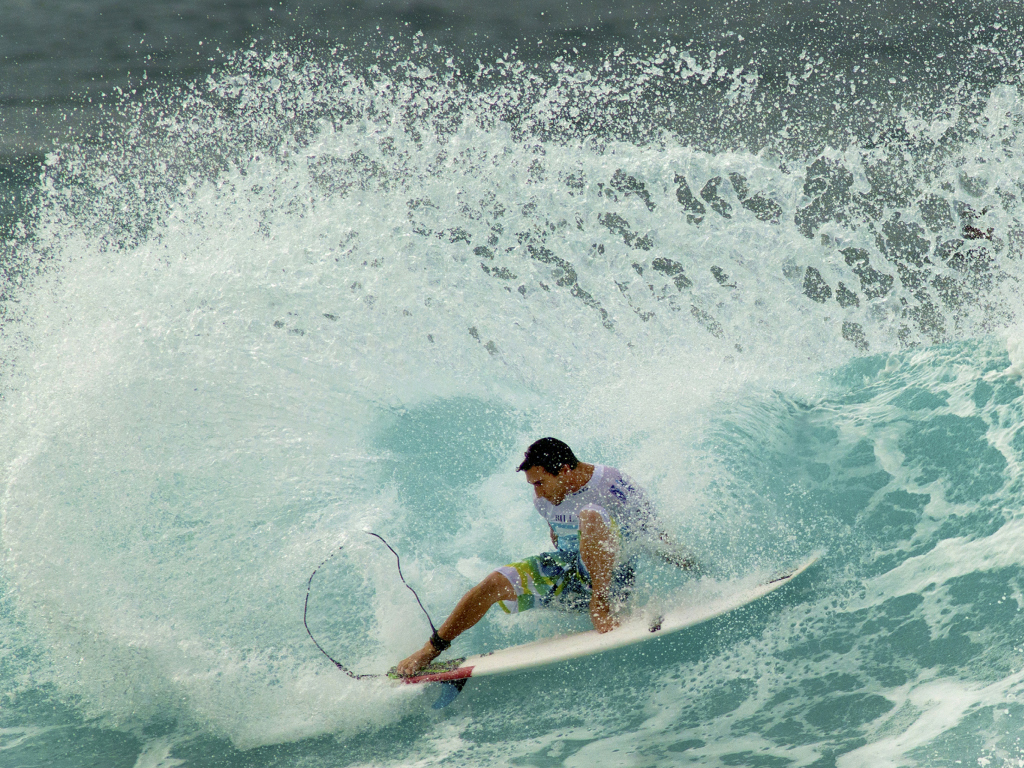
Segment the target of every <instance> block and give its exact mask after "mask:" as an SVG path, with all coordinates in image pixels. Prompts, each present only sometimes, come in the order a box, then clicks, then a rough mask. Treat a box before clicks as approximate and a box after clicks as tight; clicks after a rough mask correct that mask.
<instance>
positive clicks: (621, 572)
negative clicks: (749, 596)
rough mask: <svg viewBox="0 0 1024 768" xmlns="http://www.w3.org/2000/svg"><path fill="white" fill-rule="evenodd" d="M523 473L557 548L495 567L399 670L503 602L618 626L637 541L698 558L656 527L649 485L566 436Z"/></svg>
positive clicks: (533, 457)
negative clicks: (589, 459) (597, 460)
mask: <svg viewBox="0 0 1024 768" xmlns="http://www.w3.org/2000/svg"><path fill="white" fill-rule="evenodd" d="M516 471H517V472H523V473H525V475H526V481H527V482H528V483H529V484H530V485H532V486H533V489H534V496H535V498H534V506H535V507H536V508H537V512H538V513H540V515H541V517H543V518H544V519H545V521H546V522H547V523H548V528H549V531H550V534H551V543H552V544H553V545H554V547H555V551H553V552H545V553H543V554H540V555H536V556H534V557H528V558H526V560H523V561H522V562H518V563H510V564H509V565H505V566H502V567H501V568H498V569H497V570H494V571H492V572H491V573H490V574H489V575H488V576H487V577H486V578H484V580H483V581H481V582H480V583H479V584H477V585H476V586H475V587H473V588H472V589H471V590H469V592H467V593H466V594H465V595H463V597H462V599H461V600H459V602H458V604H457V605H456V606H455V610H453V611H452V613H451V615H450V616H449V617H448V618H447V620H446V621H445V622H444V623H443V624H442V625H441V626H440V627H438V628H437V630H436V631H435V632H434V633H433V635H431V637H430V639H429V640H428V641H427V642H426V643H425V644H424V645H423V647H422V648H420V649H419V650H418V651H416V653H414V654H412V655H411V656H409V657H408V658H407V659H404V660H403V661H401V662H400V663H399V664H398V665H397V667H396V671H397V672H398V674H400V675H414V674H416V673H417V672H418V671H419V670H421V669H422V668H423V667H425V666H426V665H427V664H429V663H430V662H431V661H433V660H434V659H435V658H436V657H437V656H439V655H440V654H441V653H442V652H443V651H445V650H447V648H448V647H449V646H450V645H451V644H452V641H453V640H455V638H456V637H458V636H459V635H461V634H462V633H463V632H465V631H466V630H467V629H469V628H470V627H472V626H473V625H474V624H476V623H477V622H478V621H480V619H482V618H483V616H484V614H485V613H487V611H488V609H489V608H490V607H491V606H492V605H494V604H495V603H498V604H499V605H500V606H501V608H502V609H503V610H504V611H505V612H506V613H518V612H519V611H524V610H527V609H529V608H534V607H538V606H551V607H557V608H563V609H567V610H587V611H589V613H590V620H591V621H592V622H593V624H594V628H595V629H596V630H597V631H598V632H602V633H603V632H608V631H609V630H611V629H614V628H615V627H616V626H617V624H618V622H617V621H616V619H615V608H616V607H617V606H618V605H621V604H622V603H623V602H624V601H625V600H626V598H627V597H628V596H629V592H630V589H631V588H632V585H633V580H634V561H635V554H636V545H637V544H639V545H641V546H643V548H644V549H646V550H649V551H652V552H653V553H654V554H657V555H658V556H660V557H661V558H662V559H664V560H665V561H667V562H670V563H672V564H674V565H677V566H678V567H680V568H685V569H695V568H696V567H697V566H696V563H695V562H694V560H693V559H692V558H691V557H689V556H688V555H686V554H682V553H681V552H682V551H681V549H680V548H679V547H678V546H677V545H675V544H674V543H673V542H672V541H671V539H670V538H669V537H668V536H667V535H666V534H665V533H664V532H663V531H659V530H658V528H657V525H656V519H655V513H654V509H653V506H652V505H651V503H650V502H649V501H648V499H647V497H646V495H645V494H644V492H643V490H642V489H641V488H640V487H639V486H637V485H636V484H635V483H634V482H633V481H632V480H630V479H629V478H628V477H627V476H626V475H624V474H622V473H621V472H619V470H617V469H614V468H612V467H607V466H603V465H600V464H586V463H584V462H581V461H579V460H578V459H577V458H576V456H575V454H574V453H573V451H572V449H571V448H570V447H569V446H568V445H566V444H565V443H563V442H562V441H561V440H556V439H555V438H553V437H545V438H542V439H540V440H537V441H536V442H535V443H533V444H532V445H531V446H530V447H529V448H528V449H527V451H526V454H525V456H524V458H523V461H522V463H521V464H520V465H519V468H518V469H517V470H516Z"/></svg>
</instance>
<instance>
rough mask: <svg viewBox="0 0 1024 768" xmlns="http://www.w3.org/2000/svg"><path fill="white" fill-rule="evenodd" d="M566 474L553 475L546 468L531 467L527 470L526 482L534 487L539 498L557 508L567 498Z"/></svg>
mask: <svg viewBox="0 0 1024 768" xmlns="http://www.w3.org/2000/svg"><path fill="white" fill-rule="evenodd" d="M563 470H564V468H563ZM565 474H566V473H565V472H564V471H562V472H560V473H558V474H557V475H552V474H551V473H550V472H548V471H547V470H546V469H544V467H530V468H529V469H528V470H526V482H528V483H529V484H530V485H532V486H533V492H534V493H535V494H537V498H539V499H547V500H548V501H550V502H551V503H552V504H554V505H556V506H557V505H558V504H561V503H562V499H564V498H565V494H566V482H565V481H566V478H565Z"/></svg>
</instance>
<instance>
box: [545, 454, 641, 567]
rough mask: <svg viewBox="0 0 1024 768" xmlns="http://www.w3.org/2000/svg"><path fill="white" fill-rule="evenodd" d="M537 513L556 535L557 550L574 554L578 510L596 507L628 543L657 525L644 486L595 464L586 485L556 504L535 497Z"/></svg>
mask: <svg viewBox="0 0 1024 768" xmlns="http://www.w3.org/2000/svg"><path fill="white" fill-rule="evenodd" d="M533 504H534V506H535V507H536V508H537V512H539V513H540V516H541V517H543V518H544V519H545V520H546V521H547V522H548V525H550V526H551V529H552V530H553V531H554V532H555V536H557V537H558V549H559V550H561V551H562V552H568V553H571V554H577V553H578V552H579V548H580V513H581V512H583V511H585V510H589V509H593V510H595V511H596V512H597V513H598V514H599V515H601V517H602V518H603V519H604V521H605V522H606V523H607V524H608V527H609V528H610V529H611V530H612V533H613V535H615V536H616V537H617V538H618V539H619V541H620V542H622V543H629V542H631V541H634V540H636V539H639V538H642V537H643V535H644V534H653V533H654V529H655V526H656V520H655V513H654V507H653V506H652V505H651V503H650V502H649V501H648V500H647V496H646V495H645V494H644V492H643V489H642V488H640V486H638V485H637V484H636V483H634V482H633V481H632V480H630V479H629V477H627V476H626V475H624V474H622V473H621V472H619V470H617V469H615V468H614V467H606V466H603V465H601V464H595V465H594V474H593V476H592V477H591V478H590V480H589V481H588V482H587V484H586V485H585V486H583V487H582V488H580V489H579V490H578V491H576V493H570V494H569V495H567V496H566V497H565V498H564V499H562V503H561V504H558V505H557V506H556V505H554V504H552V503H551V502H550V501H548V500H547V499H544V498H541V497H539V496H538V497H535V498H534V501H533Z"/></svg>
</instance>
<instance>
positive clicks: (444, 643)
mask: <svg viewBox="0 0 1024 768" xmlns="http://www.w3.org/2000/svg"><path fill="white" fill-rule="evenodd" d="M430 644H431V645H432V646H434V649H435V650H437V651H447V650H448V649H449V648H451V647H452V642H451V640H445V639H444V638H443V637H441V636H440V635H439V634H437V630H436V629H435V630H434V634H432V635H431V636H430Z"/></svg>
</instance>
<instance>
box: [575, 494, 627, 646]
mask: <svg viewBox="0 0 1024 768" xmlns="http://www.w3.org/2000/svg"><path fill="white" fill-rule="evenodd" d="M617 552H618V545H617V543H616V541H615V538H614V537H613V536H612V532H611V530H610V529H609V528H608V524H607V523H606V522H605V521H604V519H603V518H602V517H601V515H600V514H599V513H598V512H596V511H594V510H592V509H587V510H584V511H583V512H581V513H580V559H581V560H582V561H583V565H585V566H586V568H587V570H588V571H589V572H590V588H591V597H590V620H591V621H592V622H593V623H594V629H596V630H597V631H598V632H607V631H608V630H610V629H615V627H616V626H617V625H618V622H617V621H616V620H615V616H614V615H613V613H612V607H611V600H610V599H609V596H610V592H611V585H612V571H613V569H614V568H615V555H616V553H617Z"/></svg>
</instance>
